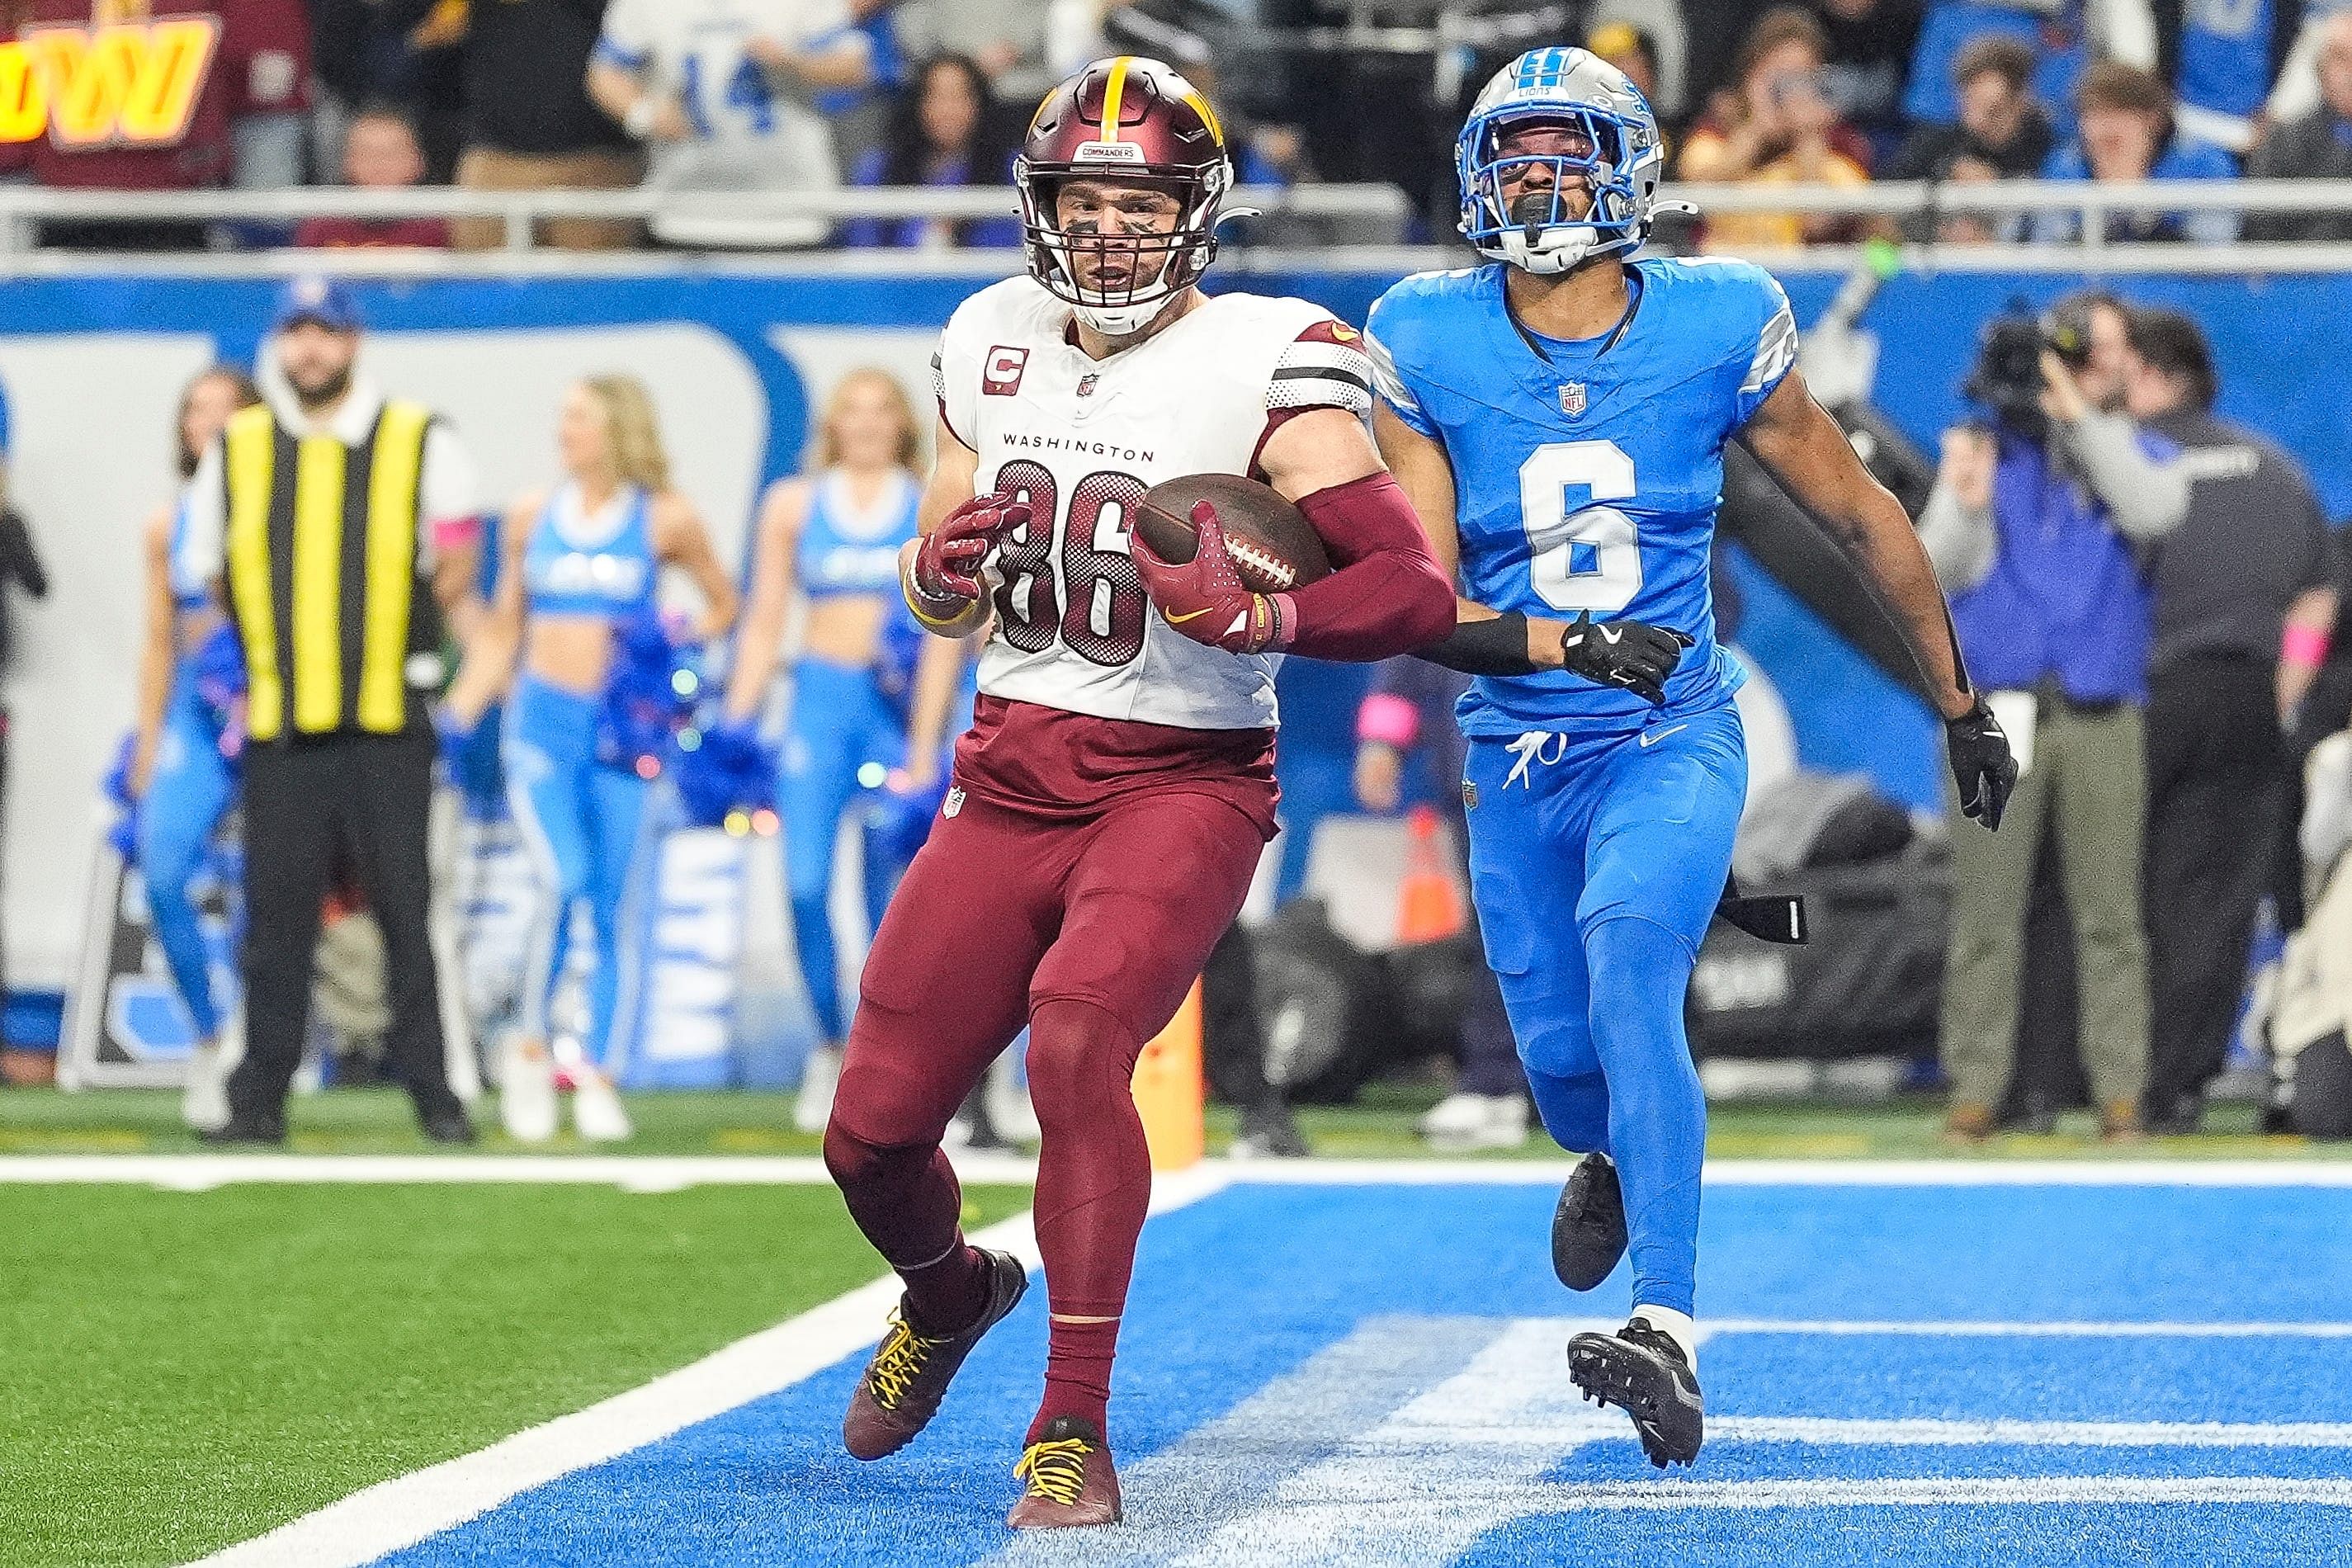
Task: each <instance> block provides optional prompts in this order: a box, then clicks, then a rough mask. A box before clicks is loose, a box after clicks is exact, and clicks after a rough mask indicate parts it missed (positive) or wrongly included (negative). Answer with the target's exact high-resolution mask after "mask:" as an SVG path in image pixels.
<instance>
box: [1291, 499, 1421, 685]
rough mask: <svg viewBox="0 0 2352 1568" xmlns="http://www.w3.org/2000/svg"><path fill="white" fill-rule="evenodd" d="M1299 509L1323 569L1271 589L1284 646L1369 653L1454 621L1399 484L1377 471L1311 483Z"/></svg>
mask: <svg viewBox="0 0 2352 1568" xmlns="http://www.w3.org/2000/svg"><path fill="white" fill-rule="evenodd" d="M1298 510H1299V512H1300V513H1301V514H1302V515H1303V516H1304V517H1305V518H1306V519H1307V522H1308V523H1309V524H1310V525H1312V526H1313V528H1314V530H1315V531H1316V532H1317V533H1318V534H1320V535H1322V538H1323V544H1324V547H1325V548H1326V549H1327V550H1328V551H1329V552H1330V554H1331V562H1332V564H1333V566H1334V567H1335V568H1336V570H1335V571H1333V572H1332V574H1330V575H1329V576H1328V577H1325V578H1322V579H1320V580H1319V581H1318V582H1313V583H1309V584H1307V585H1306V586H1305V587H1303V588H1295V589H1293V590H1291V591H1290V592H1289V593H1287V594H1281V595H1276V598H1277V599H1278V600H1279V601H1280V602H1281V609H1280V612H1279V613H1280V615H1281V616H1282V621H1283V625H1284V626H1285V628H1286V632H1287V637H1286V649H1287V651H1289V652H1291V653H1297V654H1305V655H1306V656H1307V657H1308V658H1335V659H1346V660H1352V661H1356V662H1360V663H1361V662H1370V661H1371V660H1373V659H1381V658H1389V657H1390V656H1391V655H1392V654H1400V653H1410V652H1412V650H1413V649H1414V648H1418V647H1427V646H1428V645H1429V644H1431V643H1433V642H1435V641H1437V640H1438V639H1439V638H1440V637H1444V636H1445V635H1446V634H1448V633H1449V632H1451V631H1453V629H1454V584H1451V583H1449V582H1447V581H1446V580H1445V574H1444V572H1443V571H1441V570H1440V569H1439V568H1438V564H1437V558H1436V557H1435V556H1433V555H1432V554H1430V552H1429V541H1428V540H1427V539H1426V538H1425V537H1424V536H1423V533H1422V531H1421V520H1420V519H1419V518H1417V517H1415V516H1414V515H1413V510H1412V502H1411V501H1409V500H1406V499H1405V494H1404V489H1403V487H1402V486H1401V485H1399V484H1398V483H1397V482H1396V480H1395V479H1394V478H1393V477H1391V475H1390V474H1389V473H1388V472H1387V471H1386V470H1382V471H1381V472H1380V473H1376V474H1367V475H1366V476H1365V477H1364V478H1362V479H1351V480H1349V482H1348V483H1346V484H1344V485H1333V486H1332V487H1331V488H1330V489H1323V490H1317V491H1316V492H1315V493H1314V494H1313V495H1310V496H1306V497H1303V498H1302V499H1301V500H1299V502H1298Z"/></svg>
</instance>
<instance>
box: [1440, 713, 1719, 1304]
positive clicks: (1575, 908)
mask: <svg viewBox="0 0 2352 1568" xmlns="http://www.w3.org/2000/svg"><path fill="white" fill-rule="evenodd" d="M1467 771H1468V780H1469V784H1470V786H1471V792H1472V795H1474V796H1475V804H1473V805H1471V806H1470V808H1469V813H1468V816H1469V821H1470V863H1471V877H1472V886H1473V889H1474V892H1475V898H1476V900H1477V904H1478V916H1479V921H1480V923H1481V925H1482V927H1483V929H1484V931H1485V933H1486V952H1487V957H1488V959H1489V961H1490V962H1491V963H1493V965H1494V968H1495V972H1496V975H1497V976H1498V977H1499V978H1500V979H1501V981H1502V985H1503V1000H1504V1004H1505V1005H1506V1006H1507V1008H1508V1009H1509V1012H1510V1017H1511V1027H1512V1032H1513V1033H1514V1034H1515V1035H1516V1036H1517V1039H1518V1047H1519V1058H1520V1060H1521V1061H1522V1062H1524V1063H1525V1064H1526V1067H1527V1069H1528V1088H1529V1089H1530V1091H1531V1092H1532V1094H1533V1095H1534V1098H1535V1102H1536V1110H1537V1111H1538V1114H1539V1115H1540V1116H1541V1117H1542V1118H1543V1123H1544V1126H1545V1128H1546V1130H1547V1131H1549V1132H1550V1134H1551V1135H1552V1137H1553V1138H1554V1139H1555V1140H1556V1141H1557V1142H1559V1144H1560V1145H1561V1146H1562V1147H1563V1148H1566V1149H1569V1150H1570V1151H1573V1152H1580V1153H1581V1152H1591V1151H1596V1150H1597V1151H1600V1152H1604V1153H1607V1154H1608V1155H1609V1156H1610V1157H1611V1158H1612V1159H1613V1160H1614V1161H1615V1162H1616V1164H1617V1170H1618V1174H1619V1178H1620V1181H1621V1183H1622V1186H1623V1189H1624V1194H1625V1217H1626V1224H1627V1227H1628V1229H1629V1231H1630V1232H1631V1237H1632V1241H1631V1256H1632V1259H1633V1301H1634V1304H1635V1305H1637V1306H1653V1307H1665V1308H1670V1309H1672V1310H1675V1311H1680V1312H1689V1311H1690V1310H1692V1301H1693V1298H1694V1292H1695V1289H1696V1273H1697V1257H1698V1215H1699V1167H1700V1163H1701V1161H1702V1160H1703V1159H1704V1157H1705V1154H1706V1100H1705V1098H1704V1097H1703V1096H1702V1095H1701V1093H1700V1091H1699V1083H1698V1070H1697V1068H1696V1066H1695V1065H1694V1064H1693V1062H1692V1060H1691V1055H1690V1042H1689V1039H1688V1037H1686V1036H1685V1032H1684V1029H1683V997H1684V994H1685V992H1686V991H1687V990H1688V989H1689V984H1690V975H1691V969H1692V966H1693V964H1694V963H1696V960H1697V956H1698V947H1699V942H1700V940H1701V938H1703V937H1704V936H1705V934H1706V926H1707V921H1709V920H1710V919H1711V918H1712V917H1713V914H1714V911H1715V907H1716V904H1717V901H1718V900H1720V899H1721V897H1722V895H1723V890H1724V884H1725V881H1726V879H1727V877H1728V875H1729V872H1730V868H1731V846H1732V837H1733V834H1734V832H1735V831H1736V830H1737V828H1738V824H1739V813H1740V808H1741V805H1743V803H1744V801H1745V798H1746V795H1747V787H1748V761H1747V754H1746V751H1745V749H1744V745H1743V742H1742V737H1741V732H1740V727H1739V716H1738V711H1737V710H1735V709H1733V708H1732V706H1731V705H1730V704H1729V702H1728V701H1727V702H1725V703H1723V704H1722V705H1721V706H1719V707H1716V708H1711V709H1706V710H1700V711H1697V712H1694V713H1670V714H1662V715H1660V716H1659V717H1658V718H1657V719H1655V720H1654V721H1653V722H1652V723H1651V724H1650V726H1649V727H1648V728H1647V729H1644V730H1643V731H1638V732H1636V733H1633V734H1622V735H1612V736H1600V737H1592V738H1587V739H1580V740H1576V741H1573V742H1572V741H1571V740H1570V737H1568V736H1566V735H1562V734H1557V733H1550V732H1544V731H1534V732H1530V733H1528V734H1525V735H1521V736H1518V737H1517V738H1516V739H1513V738H1505V737H1478V738H1475V739H1474V740H1473V741H1472V742H1471V745H1470V755H1469V762H1468V766H1467Z"/></svg>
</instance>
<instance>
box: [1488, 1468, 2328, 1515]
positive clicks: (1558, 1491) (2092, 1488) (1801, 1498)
mask: <svg viewBox="0 0 2352 1568" xmlns="http://www.w3.org/2000/svg"><path fill="white" fill-rule="evenodd" d="M1533 1501H1534V1504H1535V1506H1534V1507H1532V1508H1530V1509H1528V1510H1526V1511H1528V1512H1530V1513H1573V1512H1577V1511H1580V1510H1605V1509H1748V1508H1952V1507H1958V1506H1962V1505H1967V1506H1972V1507H1983V1506H1986V1505H1988V1504H2001V1503H2007V1504H2012V1505H2025V1506H2032V1507H2041V1508H2049V1507H2053V1506H2062V1507H2063V1506H2066V1505H2070V1504H2072V1505H2081V1504H2086V1503H2104V1504H2108V1505H2115V1504H2129V1503H2158V1502H2205V1503H2258V1504H2268V1505H2270V1506H2272V1507H2289V1508H2309V1507H2314V1506H2320V1507H2327V1508H2352V1481H2346V1480H2317V1479H2304V1478H2301V1477H2292V1476H2020V1477H2016V1478H2014V1479H2011V1478H2008V1477H1953V1478H1949V1479H1935V1478H1931V1479H1924V1480H1906V1479H1886V1480H1863V1481H1809V1480H1772V1481H1612V1482H1610V1483H1608V1484H1606V1485H1599V1486H1596V1485H1592V1484H1591V1483H1583V1484H1579V1485H1567V1484H1562V1483H1554V1484H1552V1485H1549V1486H1544V1487H1538V1488H1536V1489H1534V1496H1533Z"/></svg>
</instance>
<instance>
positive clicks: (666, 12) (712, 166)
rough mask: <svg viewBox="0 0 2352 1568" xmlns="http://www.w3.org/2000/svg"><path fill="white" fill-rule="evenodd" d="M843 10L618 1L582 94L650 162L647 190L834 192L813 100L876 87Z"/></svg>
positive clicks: (835, 168)
mask: <svg viewBox="0 0 2352 1568" xmlns="http://www.w3.org/2000/svg"><path fill="white" fill-rule="evenodd" d="M850 21H851V17H850V7H849V6H848V5H847V4H846V3H845V0H614V4H613V5H612V8H611V9H610V10H608V11H607V12H605V14H604V32H603V34H602V35H601V36H600V37H598V38H597V40H596V51H595V53H594V54H593V56H592V57H590V59H589V62H588V92H589V96H590V97H592V98H593V99H594V100H596V102H597V104H598V106H599V107H601V108H602V109H603V110H604V112H605V113H607V114H610V115H611V116H612V117H613V118H614V119H615V120H617V121H620V122H621V124H622V126H623V127H624V128H625V129H626V130H627V132H629V134H630V135H632V136H634V137H635V138H636V139H637V140H638V141H640V142H645V143H646V148H647V150H648V152H649V153H650V156H651V164H652V166H651V168H650V169H649V170H648V172H647V175H646V181H647V183H648V184H655V185H660V186H664V187H667V188H671V189H681V190H698V191H714V190H715V191H758V190H806V189H826V188H830V187H832V186H834V185H837V184H840V183H841V171H840V167H839V165H838V163H837V162H836V161H835V157H834V150H833V132H832V131H831V130H830V129H829V128H828V127H827V126H826V124H825V121H824V116H823V115H822V114H820V113H819V112H818V111H817V108H816V105H815V101H814V96H815V95H816V94H817V93H820V92H825V91H830V90H833V89H842V88H862V87H864V86H866V83H867V82H868V81H870V80H871V79H873V62H872V60H871V58H869V54H870V51H869V49H868V47H867V43H866V36H865V35H864V34H862V33H860V32H858V31H856V29H855V28H853V27H852V26H850Z"/></svg>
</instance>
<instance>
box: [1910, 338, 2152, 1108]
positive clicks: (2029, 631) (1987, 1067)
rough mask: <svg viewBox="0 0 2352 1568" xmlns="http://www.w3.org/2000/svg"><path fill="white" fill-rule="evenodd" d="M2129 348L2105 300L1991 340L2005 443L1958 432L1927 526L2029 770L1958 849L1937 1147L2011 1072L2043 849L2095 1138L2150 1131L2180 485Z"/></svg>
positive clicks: (1996, 436) (1970, 654) (1986, 370)
mask: <svg viewBox="0 0 2352 1568" xmlns="http://www.w3.org/2000/svg"><path fill="white" fill-rule="evenodd" d="M2124 331H2125V329H2124V311H2123V307H2122V305H2121V304H2120V303H2119V302H2118V301H2116V300H2115V299H2114V298H2113V297H2112V296H2110V295H2105V294H2092V295H2078V296H2076V297H2074V298H2073V299H2071V300H2065V301H2063V302H2062V303H2061V304H2060V305H2059V307H2058V308H2057V310H2054V311H2053V313H2052V315H2051V316H2050V318H2048V319H2047V321H2044V322H2041V323H2036V322H2033V321H2027V320H2022V319H2020V318H2017V317H2003V318H2000V319H1999V320H1997V321H1994V322H1993V323H1992V324H1991V325H1990V327H1989V328H1988V329H1987V331H1986V334H1985V340H1984V344H1983V350H1982V353H1981V355H1980V358H1979V363H1978V365H1977V367H1976V370H1975V372H1974V373H1973V374H1971V375H1970V377H1969V383H1968V385H1967V387H1966V391H1967V393H1968V395H1969V397H1971V398H1973V399H1975V400H1977V401H1978V402H1979V403H1981V404H1983V405H1986V406H1987V407H1988V408H1990V410H1992V411H1993V424H1992V427H1991V428H1990V429H1988V428H1987V427H1986V426H1983V425H1968V426H1958V427H1956V428H1954V429H1951V430H1948V431H1947V432H1945V436H1944V454H1943V462H1942V466H1941V468H1939V470H1938V471H1937V476H1936V488H1935V490H1934V491H1933V493H1931V494H1930V495H1929V496H1928V498H1927V506H1926V507H1925V508H1924V509H1923V510H1922V511H1921V513H1920V518H1919V535H1920V542H1922V543H1923V544H1925V545H1926V546H1927V554H1928V558H1929V559H1930V560H1931V561H1933V562H1934V563H1935V566H1936V574H1937V577H1938V578H1940V579H1941V580H1942V581H1943V583H1944V584H1946V586H1947V587H1948V589H1949V590H1950V592H1951V595H1952V624H1953V629H1954V632H1955V634H1956V635H1957V636H1958V638H1959V643H1960V648H1961V651H1962V653H1963V654H1964V655H1965V656H1966V657H1967V660H1968V667H1969V673H1970V674H1971V675H1972V676H1973V677H1974V678H1975V679H1976V682H1977V685H1978V686H1979V688H1980V689H1982V690H1984V692H1985V693H1986V694H1987V700H1989V701H1990V703H1991V705H1992V708H1993V711H1994V712H1995V713H1996V714H1998V715H1999V716H2000V721H2001V725H2002V727H2003V728H2004V729H2005V730H2007V731H2009V734H2010V738H2011V742H2012V743H2013V744H2014V745H2015V747H2016V749H2017V755H2018V760H2019V762H2020V763H2021V765H2022V767H2023V769H2024V771H2023V773H2022V774H2021V777H2020V778H2019V781H2018V787H2017V793H2016V795H2013V796H2011V800H2010V803H2009V814H2008V817H2007V819H2006V820H2005V821H2004V822H2003V823H2002V825H2001V831H2000V832H1999V833H1997V834H1994V833H1960V834H1955V835H1954V836H1953V838H1952V889H1953V896H1952V929H1951V937H1950V947H1949V952H1948V963H1947V967H1946V976H1945V983H1944V1001H1943V1026H1942V1051H1943V1059H1944V1068H1945V1071H1946V1072H1947V1073H1948V1074H1949V1075H1950V1077H1951V1079H1952V1102H1951V1108H1950V1110H1949V1112H1948V1118H1947V1122H1946V1130H1947V1131H1948V1134H1949V1135H1951V1136H1953V1137H1955V1138H1958V1139H1963V1140H1969V1141H1974V1140H1978V1139H1982V1138H1984V1137H1987V1136H1989V1135H1990V1133H1991V1131H1992V1130H1993V1121H1994V1112H1995V1108H1996V1107H1998V1106H1999V1105H2000V1103H2001V1100H2002V1097H2003V1096H2004V1094H2005V1093H2006V1092H2007V1089H2008V1087H2009V1079H2010V1078H2011V1073H2012V1071H2013V1069H2014V1068H2015V1067H2016V1062H2017V1042H2018V1033H2019V1021H2020V1017H2019V1016H2020V1006H2019V1000H2020V994H2021V982H2022V977H2023V973H2024V965H2025V931H2026V911H2027V909H2028V904H2029V900H2030V898H2031V895H2032V889H2033V885H2034V874H2035V870H2036V868H2037V865H2038V863H2039V861H2040V859H2041V855H2042V841H2043V836H2044V833H2045V830H2046V831H2047V833H2048V835H2049V837H2050V841H2051V843H2052V844H2053V846H2054V847H2055V848H2056V851H2057V854H2058V858H2059V863H2060V867H2061V868H2062V870H2063V875H2064V880H2065V888H2066V904H2067V908H2068V910H2069V912H2070V913H2071V914H2072V916H2073V918H2074V942H2075V948H2076V955H2077V970H2078V973H2079V974H2080V976H2081V982H2080V985H2079V994H2078V1009H2077V1010H2078V1016H2079V1018H2080V1021H2081V1039H2082V1044H2083V1053H2084V1058H2085V1061H2086V1064H2087V1066H2088V1068H2089V1069H2090V1074H2091V1078H2092V1080H2093V1083H2094V1085H2095V1093H2096V1097H2097V1101H2098V1105H2099V1118H2100V1126H2101V1130H2102V1132H2103V1133H2104V1134H2105V1135H2106V1136H2109V1137H2116V1138H2133V1137H2137V1136H2138V1133H2139V1127H2140V1117H2139V1107H2140V1097H2141V1094H2142V1093H2143V1091H2144V1090H2145V1089H2146V1088H2147V1035H2148V1017H2147V1014H2148V996H2147V938H2146V936H2145V934H2144V933H2143V931H2142V927H2141V919H2140V873H2139V867H2140V863H2141V862H2140V858H2141V842H2142V841H2141V827H2142V824H2143V822H2144V820H2145V817H2146V813H2147V758H2146V753H2145V751H2144V745H2145V740H2144V734H2145V731H2144V728H2143V724H2142V717H2141V710H2142V708H2143V707H2144V705H2145V704H2146V702H2147V648H2148V639H2149V633H2150V606H2149V588H2148V583H2147V576H2146V574H2145V572H2144V570H2143V567H2142V564H2141V557H2140V555H2139V554H2138V552H2139V551H2140V550H2143V549H2145V548H2147V547H2148V546H2150V545H2152V544H2153V543H2154V542H2156V541H2157V540H2159V539H2161V538H2163V537H2164V536H2165V535H2167V534H2168V533H2170V532H2172V531H2174V530H2176V529H2178V528H2179V526H2180V525H2181V522H2182V521H2183V520H2184V519H2185V518H2186V517H2187V516H2188V512H2189V483H2188V479H2187V476H2186V474H2185V473H2183V472H2182V471H2181V470H2180V468H2179V466H2178V465H2177V464H2174V463H2172V462H2170V461H2168V460H2167V459H2168V458H2169V457H2170V455H2171V453H2172V451H2173V448H2171V447H2168V445H2165V444H2162V443H2159V442H2158V441H2156V440H2154V439H2153V438H2151V437H2147V435H2145V434H2144V433H2143V432H2141V431H2140V430H2139V429H2138V428H2137V426H2134V424H2133V423H2132V421H2131V420H2130V418H2129V416H2126V415H2125V414H2123V413H2122V412H2121V408H2122V406H2123V401H2124V386H2125V379H2126V367H2127V357H2128V351H2127V349H2126V343H2125V337H2124ZM2060 349H2063V351H2064V353H2065V354H2066V357H2065V358H2064V359H2063V360H2062V359H2061V358H2060V355H2059V352H2058V351H2059V350H2060Z"/></svg>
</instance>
